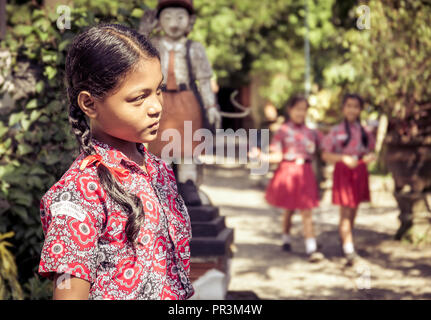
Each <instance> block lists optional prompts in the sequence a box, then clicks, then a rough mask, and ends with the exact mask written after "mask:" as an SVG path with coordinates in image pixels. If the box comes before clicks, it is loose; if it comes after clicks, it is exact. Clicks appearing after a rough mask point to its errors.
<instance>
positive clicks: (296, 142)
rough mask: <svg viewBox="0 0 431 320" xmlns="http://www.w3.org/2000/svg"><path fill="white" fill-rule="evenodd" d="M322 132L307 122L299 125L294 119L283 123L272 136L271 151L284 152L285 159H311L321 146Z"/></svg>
mask: <svg viewBox="0 0 431 320" xmlns="http://www.w3.org/2000/svg"><path fill="white" fill-rule="evenodd" d="M319 140H320V133H319V132H317V131H315V130H312V129H310V128H308V127H307V126H306V125H305V124H302V125H297V124H295V123H293V122H292V121H288V122H286V123H283V124H282V125H281V127H280V129H278V131H277V132H276V133H275V135H274V137H273V138H272V141H271V144H270V146H269V150H270V152H277V151H278V152H280V151H281V152H282V153H283V159H284V160H288V161H294V160H297V159H303V160H311V159H312V157H313V154H314V153H315V152H316V149H317V148H318V147H319Z"/></svg>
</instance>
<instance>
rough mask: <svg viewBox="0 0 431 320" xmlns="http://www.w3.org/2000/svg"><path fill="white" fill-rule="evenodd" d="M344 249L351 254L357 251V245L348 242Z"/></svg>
mask: <svg viewBox="0 0 431 320" xmlns="http://www.w3.org/2000/svg"><path fill="white" fill-rule="evenodd" d="M343 251H344V253H345V254H351V253H353V252H355V247H354V246H353V242H347V243H345V244H343Z"/></svg>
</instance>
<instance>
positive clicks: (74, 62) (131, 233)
mask: <svg viewBox="0 0 431 320" xmlns="http://www.w3.org/2000/svg"><path fill="white" fill-rule="evenodd" d="M151 58H158V59H160V57H159V53H158V51H157V50H156V49H155V48H154V47H153V46H152V45H151V43H150V42H149V41H148V40H147V39H146V38H145V37H144V36H143V35H141V34H139V33H138V32H137V31H135V30H133V29H131V28H128V27H126V26H123V25H118V24H101V25H97V26H93V27H90V28H88V29H87V30H85V31H84V32H82V33H81V34H79V35H78V36H76V38H75V39H74V41H73V43H72V44H71V46H70V48H69V50H68V53H67V57H66V79H65V80H66V86H67V95H68V99H69V122H70V124H71V126H72V132H73V133H74V134H75V136H76V139H77V140H78V143H79V149H80V151H81V152H84V153H85V154H86V155H92V154H96V153H97V152H96V149H95V148H94V145H93V144H92V141H91V137H92V136H91V131H90V127H89V126H88V124H87V121H86V118H85V114H84V112H83V111H82V110H81V108H80V107H79V105H78V95H79V93H80V92H81V91H84V90H85V91H88V92H89V93H90V94H91V95H92V96H94V97H97V98H103V97H106V95H107V94H108V93H111V92H112V90H115V89H116V88H117V87H118V86H119V85H120V84H121V82H122V81H123V80H124V78H125V77H126V76H127V74H128V73H129V72H131V71H133V68H134V67H135V66H136V64H137V63H138V62H139V61H140V59H151ZM97 175H98V177H99V180H100V183H101V185H102V187H103V189H104V190H105V191H106V192H107V193H108V194H109V195H110V197H111V198H112V199H113V200H114V201H116V202H117V203H118V204H119V205H120V206H121V207H122V208H123V209H124V210H125V212H126V213H127V214H128V219H127V223H126V236H127V239H128V240H129V241H130V243H131V244H132V245H134V243H135V241H136V239H137V236H138V232H139V230H140V227H141V225H142V224H143V222H144V216H145V212H144V209H143V205H142V201H141V199H140V198H139V197H138V196H137V195H132V194H129V193H128V192H126V191H125V189H124V188H123V187H122V185H121V184H120V183H119V182H118V181H117V180H116V178H115V177H113V176H112V174H111V173H110V171H109V170H108V169H107V168H106V167H105V166H103V165H102V166H98V167H97Z"/></svg>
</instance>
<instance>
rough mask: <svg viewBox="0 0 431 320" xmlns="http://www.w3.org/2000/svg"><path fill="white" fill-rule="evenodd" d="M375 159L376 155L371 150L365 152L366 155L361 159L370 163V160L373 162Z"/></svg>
mask: <svg viewBox="0 0 431 320" xmlns="http://www.w3.org/2000/svg"><path fill="white" fill-rule="evenodd" d="M376 160H377V156H376V154H375V153H373V152H371V153H368V154H366V155H365V156H364V157H363V158H362V161H364V162H365V163H370V162H373V161H376Z"/></svg>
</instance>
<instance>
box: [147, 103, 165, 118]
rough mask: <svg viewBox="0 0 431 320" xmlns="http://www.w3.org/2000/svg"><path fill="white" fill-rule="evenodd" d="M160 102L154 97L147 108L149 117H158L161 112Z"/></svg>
mask: <svg viewBox="0 0 431 320" xmlns="http://www.w3.org/2000/svg"><path fill="white" fill-rule="evenodd" d="M162 109H163V108H162V104H161V103H160V101H159V100H158V99H155V100H154V101H153V103H152V104H151V106H150V107H149V108H148V115H149V116H151V117H160V114H161V112H162Z"/></svg>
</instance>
